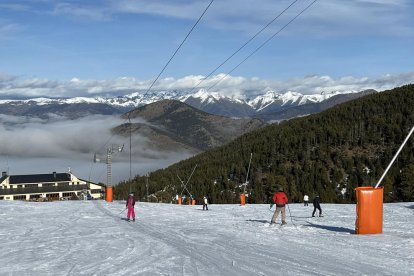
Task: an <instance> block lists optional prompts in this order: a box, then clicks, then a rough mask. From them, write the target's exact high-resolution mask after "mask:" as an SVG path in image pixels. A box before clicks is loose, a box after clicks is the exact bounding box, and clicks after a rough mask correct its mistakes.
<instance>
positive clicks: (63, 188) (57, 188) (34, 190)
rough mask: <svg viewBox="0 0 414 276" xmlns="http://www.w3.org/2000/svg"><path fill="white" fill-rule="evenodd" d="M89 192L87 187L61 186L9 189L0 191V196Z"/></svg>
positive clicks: (84, 185) (83, 185)
mask: <svg viewBox="0 0 414 276" xmlns="http://www.w3.org/2000/svg"><path fill="white" fill-rule="evenodd" d="M82 190H89V187H88V185H86V184H81V185H61V186H48V187H27V188H11V189H0V195H18V194H42V193H58V192H73V191H82Z"/></svg>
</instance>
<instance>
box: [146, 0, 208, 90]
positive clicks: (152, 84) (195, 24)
mask: <svg viewBox="0 0 414 276" xmlns="http://www.w3.org/2000/svg"><path fill="white" fill-rule="evenodd" d="M213 2H214V0H211V2H210V4H208V6H207V7H206V8H205V10H204V11H203V13H202V14H201V15H200V17H199V18H198V20H197V21H196V22H195V23H194V25H193V27H192V28H191V29H190V31H189V32H188V34H187V35H186V36H185V38H184V39H183V41H182V42H181V44H180V45H179V46H178V48H177V49H176V50H175V52H174V54H173V55H172V56H171V58H170V59H169V60H168V62H167V64H165V66H164V68H162V70H161V72H160V73H159V74H158V76H157V77H156V78H155V80H154V81H153V82H152V83H151V85H150V87H149V88H148V90H147V91H146V92H145V93H144V96H145V95H146V94H147V93H148V92H149V91H150V90H151V88H152V87H153V86H154V84H155V83H156V82H157V80H158V79H159V78H160V76H161V74H162V73H164V70H165V69H166V68H167V66H168V65H169V64H170V62H171V61H172V59H173V58H174V57H175V55H176V54H177V52H178V51H179V50H180V48H181V46H183V44H184V42H185V41H186V40H187V38H188V37H189V36H190V34H191V33H192V32H193V30H194V29H195V27H196V26H197V25H198V23H199V22H200V21H201V18H203V16H204V14H205V13H206V12H207V10H208V9H209V8H210V6H211V4H213Z"/></svg>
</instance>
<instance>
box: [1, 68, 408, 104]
mask: <svg viewBox="0 0 414 276" xmlns="http://www.w3.org/2000/svg"><path fill="white" fill-rule="evenodd" d="M224 76H225V75H224V74H218V75H213V76H211V77H210V78H208V79H206V80H204V81H202V80H203V79H204V76H201V75H195V76H186V77H183V78H180V79H175V78H171V77H168V78H162V79H160V80H159V81H158V82H157V83H156V84H155V85H154V87H153V89H152V90H151V92H154V93H157V91H166V90H181V91H190V90H191V89H192V88H194V87H196V86H197V85H198V84H199V83H200V81H202V82H201V84H200V85H198V86H197V88H196V89H194V90H193V92H196V91H197V90H199V89H201V88H203V89H208V88H209V87H211V86H213V85H214V84H216V83H217V82H218V81H220V80H221V81H220V82H219V83H218V84H217V85H216V86H214V88H212V89H211V91H210V92H218V93H220V94H222V95H227V96H245V97H251V96H254V95H258V94H263V93H264V92H266V91H267V90H274V91H277V92H287V91H296V92H299V93H302V94H318V93H321V92H332V91H339V92H347V91H351V90H352V91H361V90H364V89H376V90H380V91H381V90H385V89H389V88H393V87H396V86H401V85H404V84H408V83H414V72H407V73H401V74H397V75H391V74H387V75H382V76H374V77H354V76H343V77H339V78H333V77H331V76H327V75H325V76H318V75H312V76H305V77H296V78H290V79H285V80H266V79H260V78H257V77H254V78H245V77H241V76H225V78H223V77H224ZM151 83H152V80H139V79H136V78H133V77H122V78H117V79H112V80H82V79H79V78H72V79H71V80H70V81H67V82H59V81H52V80H47V79H24V80H21V79H20V78H16V77H13V76H9V75H6V74H3V75H1V74H0V97H1V98H7V97H9V98H10V99H11V98H15V97H32V98H33V97H42V96H44V97H77V96H84V97H95V96H102V97H105V96H123V95H127V94H131V93H134V92H141V93H144V92H146V91H147V89H148V87H149V86H150V84H151Z"/></svg>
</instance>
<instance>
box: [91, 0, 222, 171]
mask: <svg viewBox="0 0 414 276" xmlns="http://www.w3.org/2000/svg"><path fill="white" fill-rule="evenodd" d="M213 2H214V0H211V1H210V3H209V4H208V6H207V7H206V8H205V9H204V11H203V13H202V14H201V15H200V17H199V18H198V20H197V21H196V22H195V24H194V25H193V26H192V28H191V29H190V31H189V32H188V33H187V35H186V36H185V38H184V39H183V41H182V42H181V44H180V45H179V46H178V48H177V49H176V50H175V52H174V53H173V55H172V56H171V57H170V59H169V60H168V62H167V63H166V64H165V66H164V67H163V68H162V70H161V72H160V73H159V74H158V76H157V77H156V78H155V80H154V81H153V82H152V84H151V85H150V87H149V88H148V89H147V91H146V92H145V94H144V95H146V94H148V92H149V91H150V90H151V88H152V87H153V86H154V84H155V83H156V81H157V80H158V79H159V77H160V76H161V74H162V73H163V72H164V71H165V69H166V68H167V66H168V65H169V64H170V62H171V61H172V59H173V58H174V57H175V55H176V54H177V53H178V51H179V50H180V49H181V47H182V46H183V44H184V43H185V41H186V40H187V39H188V37H189V36H190V34H191V33H192V32H193V30H194V29H195V27H196V26H197V25H198V23H199V22H200V21H201V19H202V18H203V16H204V15H205V14H206V12H207V10H208V9H209V8H210V6H211V5H212V4H213ZM135 109H136V108H134V109H132V110H130V111H128V112H127V113H126V115H127V119H126V120H125V122H124V123H126V122H127V121H129V123H130V131H131V113H132V112H133V111H134V110H135ZM115 135H116V134H115V133H114V134H112V135H111V137H109V139H108V140H107V141H106V142H105V143H104V144H103V145H102V146H101V147H100V148H99V149H98V150H97V152H99V151H101V150H102V148H104V147H106V146H107V145H108V144H109V142H110V141H111V140H112V139H113V137H114V136H115ZM130 135H131V134H130ZM130 140H131V138H130ZM130 147H131V145H130ZM130 152H131V149H130ZM130 159H131V157H130ZM130 171H132V168H131V165H130ZM131 175H132V172H130V179H131Z"/></svg>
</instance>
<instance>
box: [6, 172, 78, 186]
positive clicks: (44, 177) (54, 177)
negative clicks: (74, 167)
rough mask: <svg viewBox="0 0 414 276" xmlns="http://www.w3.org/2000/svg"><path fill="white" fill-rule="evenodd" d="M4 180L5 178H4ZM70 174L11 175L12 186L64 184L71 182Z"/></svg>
mask: <svg viewBox="0 0 414 276" xmlns="http://www.w3.org/2000/svg"><path fill="white" fill-rule="evenodd" d="M2 178H3V177H2ZM70 180H71V178H70V174H69V173H50V174H26V175H10V178H9V183H10V184H23V183H46V182H63V181H70Z"/></svg>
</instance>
